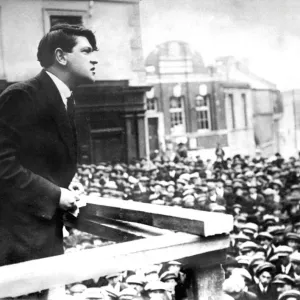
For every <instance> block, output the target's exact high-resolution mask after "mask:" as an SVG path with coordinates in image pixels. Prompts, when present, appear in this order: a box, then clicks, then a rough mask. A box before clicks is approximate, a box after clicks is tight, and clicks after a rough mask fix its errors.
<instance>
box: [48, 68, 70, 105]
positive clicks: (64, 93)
mask: <svg viewBox="0 0 300 300" xmlns="http://www.w3.org/2000/svg"><path fill="white" fill-rule="evenodd" d="M46 73H47V74H48V75H49V76H50V78H51V79H52V80H53V82H54V84H55V85H56V87H57V89H58V91H59V93H60V95H61V98H62V100H63V102H64V105H65V107H66V108H67V101H68V100H67V98H69V97H70V96H71V94H72V92H71V90H70V89H69V87H68V86H67V85H66V84H65V83H64V82H63V81H61V80H60V79H59V78H58V77H57V76H55V75H53V74H52V73H50V72H48V71H46Z"/></svg>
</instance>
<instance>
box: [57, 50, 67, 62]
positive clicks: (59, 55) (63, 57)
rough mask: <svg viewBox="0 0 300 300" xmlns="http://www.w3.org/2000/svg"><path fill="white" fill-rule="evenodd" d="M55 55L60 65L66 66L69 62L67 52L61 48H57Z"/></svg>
mask: <svg viewBox="0 0 300 300" xmlns="http://www.w3.org/2000/svg"><path fill="white" fill-rule="evenodd" d="M54 57H55V60H56V62H58V63H59V64H60V65H63V66H65V65H66V64H67V59H66V55H65V52H64V51H63V50H62V49H61V48H56V49H55V51H54Z"/></svg>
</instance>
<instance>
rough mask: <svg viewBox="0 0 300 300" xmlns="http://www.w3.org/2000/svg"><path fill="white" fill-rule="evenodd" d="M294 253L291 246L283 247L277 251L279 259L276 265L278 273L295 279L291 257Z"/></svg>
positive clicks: (279, 247)
mask: <svg viewBox="0 0 300 300" xmlns="http://www.w3.org/2000/svg"><path fill="white" fill-rule="evenodd" d="M292 253H293V249H292V248H291V247H289V246H286V245H282V246H278V247H277V248H276V249H275V255H276V256H277V257H278V261H277V264H276V273H279V274H280V273H281V274H285V275H289V276H292V277H293V274H294V270H293V266H292V264H291V262H290V255H291V254H292Z"/></svg>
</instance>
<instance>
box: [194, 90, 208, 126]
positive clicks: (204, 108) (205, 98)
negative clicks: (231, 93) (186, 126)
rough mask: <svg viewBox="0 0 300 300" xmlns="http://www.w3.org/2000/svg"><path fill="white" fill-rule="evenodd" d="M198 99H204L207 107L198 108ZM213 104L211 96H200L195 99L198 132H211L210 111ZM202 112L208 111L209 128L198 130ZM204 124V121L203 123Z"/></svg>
mask: <svg viewBox="0 0 300 300" xmlns="http://www.w3.org/2000/svg"><path fill="white" fill-rule="evenodd" d="M197 97H202V98H203V99H204V100H205V101H206V105H203V106H197V105H196V100H197ZM210 102H211V96H210V94H207V95H205V96H201V95H200V94H198V95H196V97H195V110H196V125H197V132H207V131H211V111H210V104H211V103H210ZM200 111H206V112H207V122H208V128H198V123H199V122H198V112H200ZM202 122H203V121H202Z"/></svg>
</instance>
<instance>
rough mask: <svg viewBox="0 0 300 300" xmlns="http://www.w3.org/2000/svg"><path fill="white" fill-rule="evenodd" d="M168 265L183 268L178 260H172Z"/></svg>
mask: <svg viewBox="0 0 300 300" xmlns="http://www.w3.org/2000/svg"><path fill="white" fill-rule="evenodd" d="M167 265H169V266H181V265H182V263H181V262H179V261H177V260H171V261H168V262H167Z"/></svg>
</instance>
